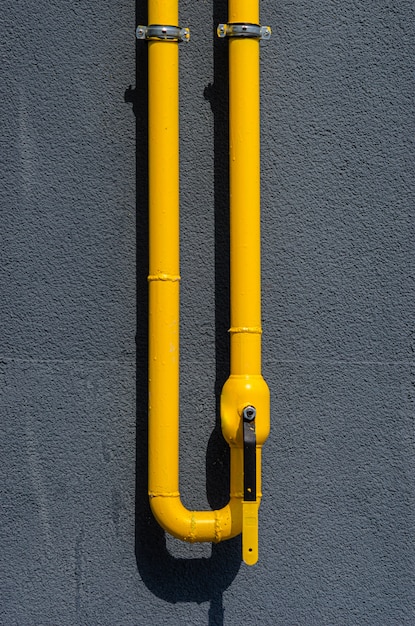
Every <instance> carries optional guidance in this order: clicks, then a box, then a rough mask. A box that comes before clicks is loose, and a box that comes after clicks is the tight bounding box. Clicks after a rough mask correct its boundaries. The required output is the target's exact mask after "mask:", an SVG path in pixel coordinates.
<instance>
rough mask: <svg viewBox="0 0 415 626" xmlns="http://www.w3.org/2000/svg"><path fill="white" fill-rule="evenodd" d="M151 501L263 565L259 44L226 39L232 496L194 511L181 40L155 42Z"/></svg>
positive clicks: (165, 521)
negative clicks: (182, 313) (187, 394)
mask: <svg viewBox="0 0 415 626" xmlns="http://www.w3.org/2000/svg"><path fill="white" fill-rule="evenodd" d="M148 18H149V24H158V25H162V24H167V25H173V24H174V25H176V24H178V0H149V3H148ZM228 19H229V22H233V23H241V22H249V23H253V24H258V22H259V8H258V0H230V1H229V15H228ZM148 45H149V50H148V63H149V213H150V218H149V220H150V232H149V237H150V243H149V247H150V252H149V277H148V280H149V498H150V503H151V508H152V511H153V514H154V516H155V517H156V519H157V521H158V522H159V523H160V525H161V526H162V527H163V528H164V529H165V530H166V531H168V532H169V533H170V534H172V535H173V536H175V537H177V538H179V539H182V540H185V541H191V542H193V541H212V542H218V541H222V540H224V539H229V538H231V537H234V536H236V535H238V534H239V533H241V532H243V542H242V543H243V559H244V561H245V562H246V563H248V564H253V563H255V562H256V561H257V558H258V557H257V555H258V539H257V517H258V507H259V503H260V498H261V447H262V444H263V443H264V441H265V439H266V438H267V436H268V433H269V421H270V420H269V390H268V386H267V385H266V383H265V381H264V379H263V378H262V376H261V296H260V287H261V286H260V191H259V186H260V174H259V170H260V154H259V130H260V129H259V41H258V39H255V38H252V39H249V38H246V39H245V38H243V39H242V38H240V39H239V38H236V37H235V38H229V80H230V84H229V132H230V258H231V284H230V294H231V328H230V341H231V364H230V370H231V371H230V376H229V378H228V380H227V381H226V383H225V385H224V387H223V390H222V394H221V420H222V432H223V435H224V437H225V439H226V440H227V442H228V443H229V445H230V458H231V463H230V498H229V502H228V504H227V505H226V506H225V507H223V508H222V509H219V510H215V511H190V510H188V509H186V508H185V507H184V505H183V504H182V502H181V500H180V493H179V281H180V276H179V273H180V269H179V106H178V91H179V84H178V75H179V71H178V70H179V67H178V42H177V41H163V40H159V39H154V40H152V39H150V40H149V43H148ZM246 406H254V407H255V409H256V418H255V435H256V470H257V471H256V499H255V500H254V501H253V502H252V501H250V502H246V501H245V500H244V483H243V481H244V444H243V424H242V413H243V410H244V407H246Z"/></svg>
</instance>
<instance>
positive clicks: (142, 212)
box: [0, 0, 415, 626]
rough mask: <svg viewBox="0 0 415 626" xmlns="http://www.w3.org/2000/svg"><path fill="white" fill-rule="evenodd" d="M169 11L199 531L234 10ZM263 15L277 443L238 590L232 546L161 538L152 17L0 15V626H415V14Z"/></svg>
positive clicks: (54, 6)
mask: <svg viewBox="0 0 415 626" xmlns="http://www.w3.org/2000/svg"><path fill="white" fill-rule="evenodd" d="M180 8H181V22H182V23H183V24H184V25H189V26H190V27H191V28H192V41H191V43H190V44H189V45H188V46H184V45H183V47H182V48H181V75H182V83H181V114H182V136H181V149H182V165H183V169H182V174H181V184H182V224H183V228H182V233H183V236H182V237H183V238H182V276H183V281H182V324H181V327H182V340H183V344H182V385H181V393H182V429H181V444H182V445H181V460H182V473H181V489H182V492H183V496H184V499H185V502H186V504H187V505H188V506H190V507H193V506H194V507H205V506H208V505H209V504H211V505H213V506H218V505H220V504H221V503H223V501H224V499H226V469H227V462H228V459H227V454H226V448H225V447H224V445H223V443H222V441H221V438H220V435H219V433H218V429H217V426H216V428H215V429H214V427H215V416H216V415H217V398H218V394H219V392H220V388H221V385H222V383H223V381H224V379H225V378H226V376H227V367H228V366H227V359H228V345H227V335H226V329H227V325H228V305H229V302H228V296H227V287H226V285H227V262H228V249H227V236H228V231H227V201H226V197H227V192H228V188H227V156H226V150H227V143H226V123H227V122H226V71H227V64H226V43H225V42H221V41H216V42H214V37H213V26H214V24H216V23H217V22H218V21H220V20H221V21H222V20H224V19H226V3H225V2H224V1H223V0H213V1H207V0H204V1H203V2H202V1H200V2H191V1H190V0H185V1H183V2H182V3H181V5H180ZM261 12H262V22H263V23H264V24H271V25H272V27H273V33H274V35H273V38H272V40H271V41H270V42H269V43H267V44H266V45H263V47H262V79H263V80H262V147H263V148H262V172H263V176H262V192H263V213H262V215H263V231H262V233H263V326H264V335H263V338H264V361H263V363H264V375H265V377H266V379H267V381H268V383H269V385H270V387H271V393H272V433H271V436H270V438H269V440H268V442H267V444H266V447H265V450H264V485H263V487H264V489H263V490H264V500H263V505H262V507H261V512H260V525H261V529H260V561H259V563H258V565H257V566H256V567H254V568H248V567H246V566H245V565H244V564H243V563H241V562H240V541H239V539H235V540H233V541H231V542H228V543H224V544H220V545H218V546H214V547H211V546H210V545H196V546H187V545H184V544H181V543H180V542H177V541H175V540H173V539H170V538H168V537H165V535H164V533H163V532H162V531H161V530H160V529H159V528H158V526H157V525H156V524H155V523H154V521H153V520H152V517H151V515H150V513H149V510H148V506H147V502H146V497H145V480H146V476H145V474H146V469H145V468H146V445H145V438H146V314H147V310H146V308H147V305H146V272H147V267H146V253H147V244H146V228H147V218H146V194H147V190H146V157H145V154H146V146H145V140H146V105H145V101H146V76H145V54H146V53H145V44H140V45H139V46H138V49H137V53H135V41H134V28H135V24H136V22H137V21H140V22H145V20H146V17H145V15H146V7H145V3H141V2H139V3H138V4H137V6H136V7H135V6H134V3H133V2H127V0H117V1H116V2H114V1H113V0H112V1H109V0H101V2H99V3H94V2H87V1H86V0H71V2H69V1H68V0H59V2H58V0H48V2H46V0H36V2H34V0H29V1H28V2H25V3H16V2H12V1H11V0H5V2H3V6H2V16H1V22H2V36H1V38H0V50H1V65H2V80H1V83H0V85H1V87H0V88H1V100H0V107H1V114H0V120H1V125H2V126H1V134H0V141H1V152H0V159H1V177H2V178H1V188H0V194H1V195H0V207H1V247H0V255H1V266H0V281H1V306H0V314H1V320H0V329H1V334H0V337H1V344H0V371H1V386H0V401H1V423H0V427H1V437H0V459H1V465H0V467H1V473H2V476H1V483H0V491H1V513H0V536H1V552H0V563H1V572H0V579H1V601H0V623H1V625H2V626H74V625H78V624H79V625H85V626H127V625H139V626H141V625H145V624H148V623H152V624H154V625H155V626H158V625H167V624H168V625H172V626H173V625H177V626H178V625H182V624H189V625H193V624H194V625H198V624H210V625H211V626H212V625H215V624H225V625H236V624H240V623H245V624H264V625H268V624H269V625H278V626H311V625H315V626H333V625H336V626H342V625H356V626H361V625H363V624H370V625H373V626H381V625H387V626H393V625H398V624H399V625H400V624H405V625H409V624H412V625H413V624H415V613H414V605H415V587H414V566H415V549H414V540H413V535H411V534H410V533H411V530H412V532H413V525H414V521H415V520H414V511H415V503H414V485H413V476H414V469H415V468H414V445H413V444H414V428H413V419H414V397H415V392H414V381H415V363H414V350H415V333H414V317H415V316H414V285H413V282H412V280H413V271H414V220H413V218H414V198H415V194H414V191H415V190H414V182H413V174H414V160H415V159H414V149H413V141H414V130H415V129H414V117H413V116H414V95H415V88H414V66H413V59H414V52H415V50H414V48H415V39H414V35H415V33H414V23H415V22H414V18H415V7H414V4H413V2H412V1H409V0H399V2H398V1H395V2H393V1H391V0H376V1H372V2H356V0H343V2H339V1H334V0H320V1H319V2H306V1H305V0H296V1H295V2H293V1H292V0H280V1H279V2H278V3H276V2H272V1H271V0H263V1H262V3H261ZM136 55H137V56H136ZM135 337H136V341H135ZM212 431H213V432H212ZM136 435H137V436H136ZM223 474H224V478H222V479H221V476H222V475H223ZM136 476H137V480H136Z"/></svg>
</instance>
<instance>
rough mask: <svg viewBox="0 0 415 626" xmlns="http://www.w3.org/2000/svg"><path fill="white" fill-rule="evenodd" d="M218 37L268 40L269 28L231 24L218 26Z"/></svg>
mask: <svg viewBox="0 0 415 626" xmlns="http://www.w3.org/2000/svg"><path fill="white" fill-rule="evenodd" d="M217 34H218V37H221V38H222V37H246V38H248V39H269V38H270V37H271V28H270V26H260V25H259V24H245V23H243V22H233V23H231V24H219V26H218V28H217Z"/></svg>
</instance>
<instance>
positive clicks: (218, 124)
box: [125, 0, 241, 625]
mask: <svg viewBox="0 0 415 626" xmlns="http://www.w3.org/2000/svg"><path fill="white" fill-rule="evenodd" d="M143 5H144V6H143ZM145 5H146V3H141V2H137V3H136V23H137V24H140V23H141V24H144V23H146V22H147V7H146V6H145ZM226 14H227V2H226V1H224V0H216V1H215V2H214V3H213V22H212V34H213V33H214V31H215V28H216V25H217V23H219V22H220V21H223V19H224V17H225V16H226ZM212 39H213V41H214V78H215V82H214V84H209V85H208V86H206V88H205V90H204V94H203V96H204V98H205V99H206V100H208V101H209V103H210V105H211V108H212V111H213V116H214V218H215V266H214V271H215V303H216V304H215V342H216V343H215V345H216V378H215V394H216V415H217V416H219V401H220V392H221V389H222V386H223V384H224V382H225V380H226V379H227V376H228V370H229V341H228V333H227V330H228V328H229V206H228V197H229V182H228V179H229V176H228V173H229V166H228V142H227V139H226V138H227V136H228V119H227V118H228V87H227V84H228V80H227V77H228V58H227V46H226V45H223V42H220V41H218V40H217V39H216V38H214V37H213V36H212ZM147 79H148V70H147V46H146V45H143V43H142V42H139V43H138V45H137V46H136V84H137V87H136V88H132V87H131V86H130V87H129V88H128V89H127V90H126V92H125V101H126V102H128V103H131V104H132V108H133V112H134V115H135V117H136V184H137V203H136V208H137V232H136V236H137V244H136V246H137V247H136V249H137V259H136V260H137V281H136V283H137V335H136V350H137V379H136V385H137V440H136V441H137V443H136V545H135V549H136V559H137V567H138V570H139V573H140V576H141V578H142V580H143V582H144V583H145V584H146V586H147V587H148V588H149V589H150V590H151V591H152V592H153V593H154V594H155V595H156V596H158V597H160V598H162V599H164V600H166V601H167V602H172V603H175V602H197V603H200V602H206V601H210V611H209V624H211V625H214V624H222V623H223V606H222V594H223V591H224V590H225V589H227V588H228V587H229V585H230V584H231V583H232V581H233V580H234V578H235V576H236V575H237V573H238V571H239V568H240V564H241V545H240V544H241V540H240V537H236V538H234V539H231V540H229V541H226V542H223V543H219V544H216V545H215V544H213V545H212V553H211V556H210V558H195V559H181V558H175V557H173V556H172V555H171V554H170V553H169V551H168V549H167V545H166V536H165V532H164V530H163V529H162V528H161V527H160V526H159V525H158V524H157V522H156V521H155V519H154V517H153V515H152V513H151V510H150V505H149V502H148V496H147V478H148V470H147V462H148V449H147V435H148V427H147V408H148V402H147V357H148V348H147V332H148V295H147V294H148V292H147V290H148V285H147V269H148V155H147V147H148V143H147V119H148V105H147ZM224 138H225V139H224ZM206 486H207V497H208V501H209V504H210V506H211V507H212V508H214V509H216V508H220V507H222V506H223V505H224V504H226V502H227V501H228V498H229V449H228V446H227V444H226V442H225V441H224V439H223V437H222V434H221V429H220V421H219V418H218V419H217V423H216V425H215V428H214V430H213V432H212V434H211V437H210V440H209V444H208V449H207V454H206Z"/></svg>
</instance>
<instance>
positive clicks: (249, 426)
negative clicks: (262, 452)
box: [242, 406, 256, 502]
mask: <svg viewBox="0 0 415 626" xmlns="http://www.w3.org/2000/svg"><path fill="white" fill-rule="evenodd" d="M242 417H243V427H244V501H245V502H255V501H256V434H255V417H256V409H255V407H253V406H246V407H245V408H244V410H243V413H242Z"/></svg>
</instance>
